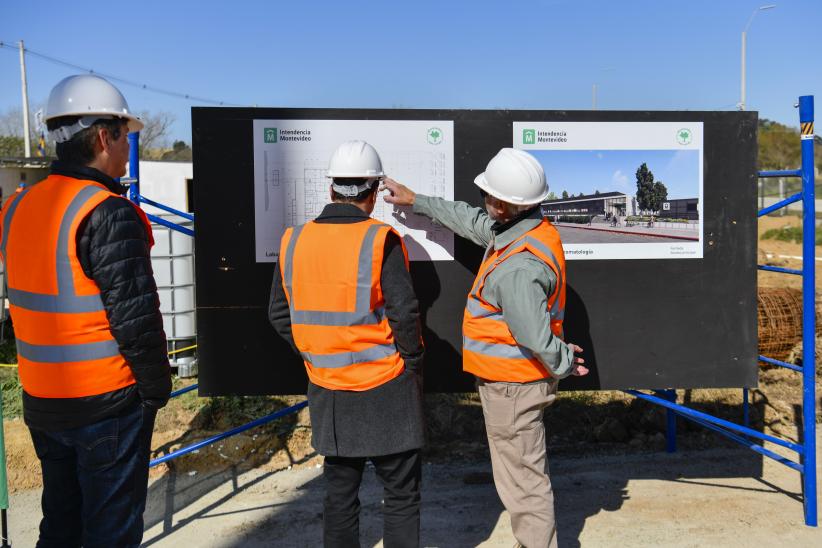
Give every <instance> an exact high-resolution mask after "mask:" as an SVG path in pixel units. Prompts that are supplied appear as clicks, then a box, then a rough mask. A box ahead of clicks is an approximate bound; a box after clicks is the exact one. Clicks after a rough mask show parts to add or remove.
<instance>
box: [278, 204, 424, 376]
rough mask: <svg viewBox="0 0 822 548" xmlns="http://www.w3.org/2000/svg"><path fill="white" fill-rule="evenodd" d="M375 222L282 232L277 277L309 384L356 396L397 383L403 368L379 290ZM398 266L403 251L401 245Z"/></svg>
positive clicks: (381, 241)
mask: <svg viewBox="0 0 822 548" xmlns="http://www.w3.org/2000/svg"><path fill="white" fill-rule="evenodd" d="M389 232H394V234H396V232H395V231H394V229H392V228H391V227H390V226H388V225H386V224H383V223H381V222H379V221H376V220H374V219H368V220H366V221H363V222H357V223H350V224H332V223H317V222H314V221H311V222H309V223H306V224H304V225H300V226H296V227H293V228H288V229H287V230H286V231H285V234H284V235H283V238H282V241H281V242H280V261H279V263H280V264H279V268H280V274H281V275H282V279H283V286H284V288H285V294H286V299H287V300H288V305H289V308H290V310H291V331H292V333H293V335H294V343H295V344H296V345H297V348H298V349H299V350H300V353H301V354H302V357H303V361H304V362H305V368H306V370H307V372H308V378H309V379H311V382H313V383H314V384H316V385H319V386H322V387H324V388H328V389H329V390H352V391H362V390H369V389H371V388H374V387H377V386H380V385H381V384H384V383H386V382H388V381H390V380H391V379H394V378H396V377H398V376H399V375H400V374H401V373H402V372H403V370H404V369H405V362H404V361H403V359H402V357H401V356H400V354H399V352H397V347H396V346H395V344H394V333H393V332H392V331H391V327H390V326H389V325H388V319H387V318H386V316H385V308H384V306H385V299H384V298H383V294H382V286H381V284H380V273H381V272H382V261H383V252H384V247H385V238H386V237H387V236H388V233H389ZM400 242H402V238H400ZM402 251H403V255H404V256H405V265H406V268H407V267H408V252H407V251H406V249H405V244H402Z"/></svg>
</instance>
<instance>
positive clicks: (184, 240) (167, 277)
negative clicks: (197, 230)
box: [151, 215, 197, 350]
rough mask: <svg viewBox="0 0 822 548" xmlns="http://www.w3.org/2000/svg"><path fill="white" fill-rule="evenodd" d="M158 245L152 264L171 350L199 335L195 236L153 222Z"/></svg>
mask: <svg viewBox="0 0 822 548" xmlns="http://www.w3.org/2000/svg"><path fill="white" fill-rule="evenodd" d="M160 217H161V218H163V219H164V220H167V221H170V222H173V223H176V224H180V225H182V226H184V227H186V228H188V229H193V228H194V223H193V222H191V221H188V220H184V219H182V218H181V217H177V216H175V215H161V216H160ZM151 230H152V233H153V234H154V247H153V248H152V249H151V267H152V269H153V270H154V279H155V280H156V281H157V292H158V294H159V296H160V312H161V313H162V314H163V328H164V329H165V332H166V337H167V338H168V341H169V347H170V349H172V350H173V349H176V348H177V347H180V348H182V345H179V344H173V343H177V342H181V341H185V342H191V344H194V341H195V339H196V337H197V331H196V316H195V305H194V291H195V288H194V238H193V237H191V236H188V235H187V234H183V233H182V232H179V231H176V230H173V229H170V228H167V227H165V226H163V225H160V224H156V223H152V225H151Z"/></svg>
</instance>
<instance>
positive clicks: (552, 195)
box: [545, 191, 557, 200]
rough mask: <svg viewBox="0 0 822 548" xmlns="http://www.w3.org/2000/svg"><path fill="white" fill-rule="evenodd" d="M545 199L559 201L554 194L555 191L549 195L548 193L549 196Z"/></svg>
mask: <svg viewBox="0 0 822 548" xmlns="http://www.w3.org/2000/svg"><path fill="white" fill-rule="evenodd" d="M545 199H546V200H556V199H557V195H556V194H554V192H553V191H551V192H549V193H548V196H547V197H546V198H545Z"/></svg>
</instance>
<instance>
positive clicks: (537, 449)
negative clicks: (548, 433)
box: [477, 379, 557, 548]
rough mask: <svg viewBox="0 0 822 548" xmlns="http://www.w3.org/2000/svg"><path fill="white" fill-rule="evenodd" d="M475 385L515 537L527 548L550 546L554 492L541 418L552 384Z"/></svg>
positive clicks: (553, 530)
mask: <svg viewBox="0 0 822 548" xmlns="http://www.w3.org/2000/svg"><path fill="white" fill-rule="evenodd" d="M477 387H478V389H479V394H480V400H481V401H482V412H483V415H484V416H485V429H486V431H487V433H488V446H489V448H490V449H491V466H492V469H493V472H494V484H495V485H496V488H497V493H498V494H499V498H500V499H501V500H502V503H503V504H504V505H505V509H506V510H508V513H509V514H510V515H511V528H512V529H513V531H514V537H516V539H517V541H518V542H519V543H520V544H522V545H524V546H525V547H526V548H545V547H551V548H554V547H556V546H557V528H556V522H555V521H554V493H553V490H552V489H551V478H550V477H549V476H548V458H547V455H546V449H545V426H544V425H543V424H542V416H543V412H544V410H545V408H546V407H548V406H549V405H551V404H552V403H553V402H554V400H555V399H556V390H557V381H556V380H544V381H537V382H533V383H528V384H521V383H511V382H490V381H483V380H481V379H477Z"/></svg>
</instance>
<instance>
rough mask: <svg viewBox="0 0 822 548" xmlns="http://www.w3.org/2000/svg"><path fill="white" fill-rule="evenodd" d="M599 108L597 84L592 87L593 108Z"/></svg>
mask: <svg viewBox="0 0 822 548" xmlns="http://www.w3.org/2000/svg"><path fill="white" fill-rule="evenodd" d="M596 109H597V85H596V84H593V86H592V87H591V110H596Z"/></svg>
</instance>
